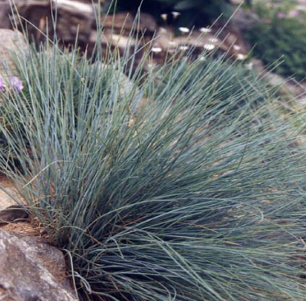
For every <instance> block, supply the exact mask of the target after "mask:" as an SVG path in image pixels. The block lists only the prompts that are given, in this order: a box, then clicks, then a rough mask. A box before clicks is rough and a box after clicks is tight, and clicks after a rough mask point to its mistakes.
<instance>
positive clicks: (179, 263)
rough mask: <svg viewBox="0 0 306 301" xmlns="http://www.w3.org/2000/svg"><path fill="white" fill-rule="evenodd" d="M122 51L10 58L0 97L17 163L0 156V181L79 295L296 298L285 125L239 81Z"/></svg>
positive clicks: (298, 163) (297, 232) (300, 231)
mask: <svg viewBox="0 0 306 301" xmlns="http://www.w3.org/2000/svg"><path fill="white" fill-rule="evenodd" d="M133 55H135V53H131V54H130V55H129V56H124V57H122V58H119V57H118V56H117V52H116V50H114V51H113V52H109V53H108V60H107V62H106V63H104V64H101V62H100V61H99V56H97V58H96V59H92V60H91V61H89V60H87V59H86V58H85V57H84V56H82V55H79V54H78V52H77V51H72V52H70V53H66V52H63V51H61V50H60V49H59V47H58V45H57V44H56V43H55V44H54V45H52V47H49V48H48V47H47V49H44V48H41V50H40V51H39V52H38V53H37V52H35V51H29V53H27V54H23V55H22V54H21V55H20V56H19V58H18V63H17V65H18V66H17V67H18V69H19V71H20V78H21V79H22V80H23V85H24V87H25V88H24V90H23V91H22V92H21V93H19V94H17V93H15V92H14V91H12V92H10V93H8V94H5V93H4V94H3V95H2V97H3V98H4V102H3V107H2V109H3V111H4V113H3V118H2V119H3V120H2V123H1V130H2V133H3V135H4V136H5V139H6V141H7V143H8V145H9V151H10V153H11V156H12V157H14V158H17V159H18V162H19V163H18V164H19V167H18V168H14V166H12V164H11V165H8V164H7V156H8V152H7V151H6V152H5V154H3V155H2V160H1V162H2V163H1V165H2V169H5V170H6V172H7V174H8V175H9V176H10V177H11V178H12V179H13V180H14V181H15V182H16V184H18V187H19V193H20V195H21V196H22V197H23V198H24V200H25V201H26V202H27V204H28V206H29V208H30V210H31V212H32V214H33V215H34V216H37V217H38V219H39V220H40V222H41V223H42V224H43V226H44V227H45V229H46V231H47V233H48V235H49V238H50V241H51V242H52V243H53V244H54V245H56V246H58V247H59V248H61V249H63V250H65V252H66V254H67V260H68V262H69V269H70V273H71V275H72V276H73V282H74V284H75V288H76V289H77V291H78V293H79V297H80V299H81V300H117V301H118V300H120V301H121V300H131V301H144V300H146V301H165V300H169V301H170V300H171V301H174V300H175V301H190V300H195V301H196V300H198V301H203V300H208V301H211V300H218V301H219V300H220V301H221V300H222V301H225V300H226V301H228V300H234V301H238V300H239V301H243V300H245V301H267V300H292V301H293V300H303V298H304V296H305V292H306V287H305V283H304V281H302V279H301V276H303V273H304V270H303V266H302V265H301V263H302V261H301V258H303V256H304V252H305V251H304V250H305V249H304V240H303V235H304V232H305V231H304V225H303V220H302V219H301V217H302V214H303V212H304V210H305V209H304V203H303V202H304V177H305V155H304V151H303V147H302V145H297V143H296V141H297V139H298V133H297V132H298V131H297V130H296V128H291V127H290V124H288V123H289V122H288V118H286V119H284V118H282V116H279V114H278V113H277V110H276V109H275V106H276V105H277V103H276V102H275V101H273V99H270V98H269V91H268V90H267V88H266V87H264V86H262V85H259V80H257V79H256V78H255V77H254V78H253V79H252V82H250V81H249V78H247V77H245V76H239V74H240V73H239V72H237V74H236V73H235V72H234V70H235V68H234V67H233V66H232V65H231V67H230V68H232V69H231V70H233V74H232V77H229V76H223V74H228V73H226V70H227V69H226V68H227V67H225V66H226V65H225V64H224V62H223V60H222V58H219V59H217V60H213V61H211V62H210V63H209V64H207V66H206V67H205V68H201V72H196V70H199V69H198V68H199V65H200V64H201V62H200V61H198V60H195V61H193V62H190V63H189V65H188V68H186V60H183V59H182V58H180V59H170V60H169V61H168V62H166V63H165V65H164V66H161V68H159V69H158V70H157V69H156V70H152V69H150V70H149V71H148V72H146V73H144V72H143V68H142V65H141V64H144V61H143V62H142V63H141V64H140V66H139V67H138V68H133V66H132V64H131V61H133ZM203 55H206V54H203ZM135 69H136V71H134V72H133V73H132V72H129V70H135ZM220 70H223V71H222V72H217V71H220ZM123 71H124V72H125V73H129V74H130V75H131V78H132V81H130V82H128V81H127V78H126V77H124V76H123V73H122V72H123ZM195 74H196V76H195ZM233 79H235V85H236V89H235V90H233V89H232V85H233ZM207 83H209V84H207ZM229 83H231V84H229ZM229 91H230V93H229ZM263 95H264V100H262V97H263ZM258 99H261V101H258ZM285 120H286V121H285Z"/></svg>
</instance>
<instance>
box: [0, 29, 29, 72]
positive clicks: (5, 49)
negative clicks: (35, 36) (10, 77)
mask: <svg viewBox="0 0 306 301" xmlns="http://www.w3.org/2000/svg"><path fill="white" fill-rule="evenodd" d="M19 51H25V52H27V51H28V46H27V43H26V42H25V39H24V37H23V35H22V34H21V33H20V32H19V31H17V30H11V29H0V75H3V76H5V75H6V74H5V73H7V72H8V71H9V73H12V74H13V73H14V71H15V66H14V55H15V54H16V53H18V52H19Z"/></svg>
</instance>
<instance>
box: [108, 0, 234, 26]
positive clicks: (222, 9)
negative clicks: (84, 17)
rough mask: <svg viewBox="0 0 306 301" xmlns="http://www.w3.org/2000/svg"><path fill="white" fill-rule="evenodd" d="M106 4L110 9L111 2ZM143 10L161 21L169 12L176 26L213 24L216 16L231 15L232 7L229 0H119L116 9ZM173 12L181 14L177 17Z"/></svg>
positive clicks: (169, 18) (169, 17) (171, 20)
mask: <svg viewBox="0 0 306 301" xmlns="http://www.w3.org/2000/svg"><path fill="white" fill-rule="evenodd" d="M113 2H114V1H109V4H108V5H107V6H106V10H108V8H109V6H110V5H111V3H113ZM140 5H141V11H142V12H147V13H150V14H152V15H153V16H154V17H155V18H156V19H157V20H158V21H159V22H160V23H162V22H164V20H163V19H162V17H161V16H162V15H164V14H167V15H168V16H167V18H168V21H170V22H172V23H174V24H175V25H176V26H187V27H190V28H191V27H193V26H205V25H209V24H211V23H212V22H213V21H215V19H216V18H218V17H220V16H221V15H224V17H229V16H230V12H231V8H230V5H229V1H227V0H144V1H140V0H133V1H124V0H117V3H116V9H115V10H116V11H131V10H132V11H135V12H136V11H137V9H138V7H139V6H140ZM173 12H177V13H179V14H180V15H179V16H178V17H177V16H176V15H175V14H174V15H173Z"/></svg>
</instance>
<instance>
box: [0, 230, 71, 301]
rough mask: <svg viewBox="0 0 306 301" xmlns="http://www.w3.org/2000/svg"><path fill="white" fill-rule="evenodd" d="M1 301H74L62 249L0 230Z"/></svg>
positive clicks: (36, 239) (37, 239)
mask: <svg viewBox="0 0 306 301" xmlns="http://www.w3.org/2000/svg"><path fill="white" fill-rule="evenodd" d="M0 300H15V301H33V300H35V301H76V300H77V298H76V296H75V295H74V293H73V290H72V289H71V287H70V285H69V282H67V278H66V272H65V260H64V256H63V254H62V252H61V251H59V250H58V249H56V248H54V247H52V246H50V245H49V244H48V243H46V242H45V241H44V240H43V239H41V238H38V237H31V236H24V235H21V234H12V233H9V232H6V231H3V230H1V229H0Z"/></svg>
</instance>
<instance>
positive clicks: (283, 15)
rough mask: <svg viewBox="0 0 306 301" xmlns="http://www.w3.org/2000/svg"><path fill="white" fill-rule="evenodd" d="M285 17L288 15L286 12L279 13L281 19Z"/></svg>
mask: <svg viewBox="0 0 306 301" xmlns="http://www.w3.org/2000/svg"><path fill="white" fill-rule="evenodd" d="M285 17H286V15H285V14H284V13H278V14H277V18H279V19H282V18H285Z"/></svg>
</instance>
